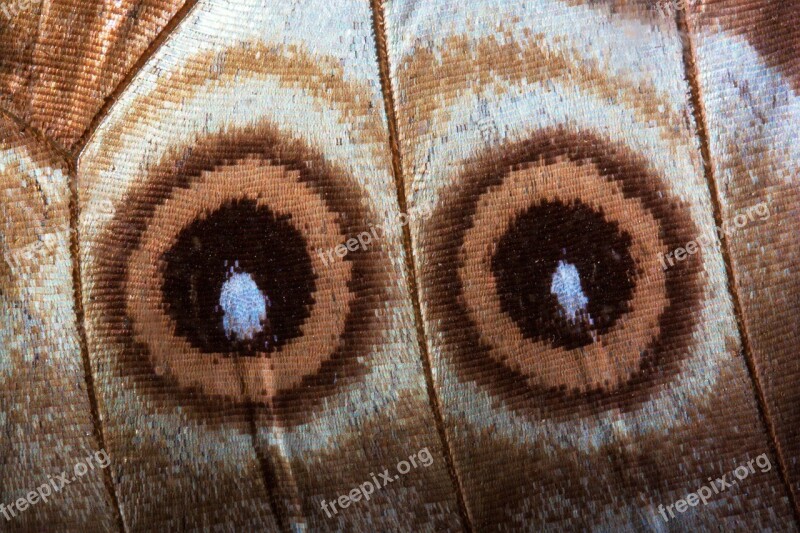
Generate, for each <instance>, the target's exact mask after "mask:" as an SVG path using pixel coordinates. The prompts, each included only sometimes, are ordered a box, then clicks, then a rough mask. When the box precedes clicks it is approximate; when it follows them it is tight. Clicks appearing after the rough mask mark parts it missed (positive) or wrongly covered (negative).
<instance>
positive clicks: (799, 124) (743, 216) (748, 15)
mask: <svg viewBox="0 0 800 533" xmlns="http://www.w3.org/2000/svg"><path fill="white" fill-rule="evenodd" d="M687 13H688V20H689V23H690V28H691V41H692V44H693V47H694V54H695V57H696V70H695V72H696V74H695V76H696V83H697V87H698V93H699V95H700V97H701V104H702V111H703V113H704V117H705V126H706V129H707V138H708V150H709V158H710V161H711V168H710V173H711V176H712V177H713V180H714V182H715V184H716V194H717V197H718V199H719V205H720V217H721V219H722V220H724V221H726V222H727V224H728V228H729V232H728V238H727V244H728V250H729V254H730V259H731V270H732V272H733V276H734V279H735V282H736V294H737V296H738V299H739V301H738V303H739V306H740V308H741V314H742V319H743V325H744V332H745V335H746V340H747V341H748V352H749V355H750V357H752V360H753V362H754V368H755V372H756V375H757V380H758V385H759V386H760V388H761V392H762V394H763V397H764V400H765V403H766V412H767V415H768V417H769V419H770V425H771V428H772V430H773V431H774V433H775V436H776V438H777V442H778V446H779V449H780V451H781V454H782V456H783V466H784V467H785V468H786V470H787V473H788V476H789V478H790V482H791V485H792V487H793V490H794V495H795V501H796V500H797V497H798V496H799V495H800V408H798V404H799V402H800V387H799V386H798V376H800V359H798V357H797V355H798V353H799V350H798V342H797V341H798V335H800V316H798V313H797V310H798V302H800V265H799V264H798V257H800V235H798V232H797V229H796V228H797V223H798V220H800V26H798V24H797V20H798V19H800V2H797V1H794V0H793V1H787V2H765V1H760V0H756V1H751V2H731V1H715V2H697V3H693V4H688V11H687ZM751 214H754V215H755V216H751Z"/></svg>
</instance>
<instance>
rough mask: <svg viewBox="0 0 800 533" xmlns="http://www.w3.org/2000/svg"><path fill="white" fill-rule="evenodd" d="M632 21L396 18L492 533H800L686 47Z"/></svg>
mask: <svg viewBox="0 0 800 533" xmlns="http://www.w3.org/2000/svg"><path fill="white" fill-rule="evenodd" d="M629 4H631V3H629ZM632 4H635V5H633V6H630V5H628V6H627V7H624V8H623V9H620V8H619V7H620V6H615V5H613V4H612V3H597V2H586V3H579V2H560V1H547V0H539V1H535V2H524V3H522V2H495V1H477V2H469V3H453V2H435V1H434V2H421V1H420V2H416V1H406V0H393V1H390V2H387V3H386V4H385V6H384V9H385V11H386V24H385V27H386V32H387V36H388V43H389V44H388V63H389V65H390V72H391V82H392V88H393V96H394V102H395V111H396V118H397V126H398V131H399V136H398V139H399V142H398V144H399V149H400V153H401V154H402V170H403V177H404V181H405V192H406V195H407V198H408V202H409V205H410V208H409V210H410V213H411V214H412V215H413V214H414V213H415V212H417V211H418V212H432V213H433V215H432V217H431V218H430V219H429V220H422V219H420V220H419V221H417V222H412V223H411V226H410V227H411V238H412V241H413V251H414V259H415V265H416V275H417V279H418V280H419V285H420V299H421V308H422V315H423V317H424V324H425V333H426V337H427V346H428V349H429V352H430V356H431V360H432V368H433V379H434V382H435V384H436V392H437V399H438V401H439V402H440V404H441V406H442V412H443V417H444V422H445V427H446V430H447V442H448V446H449V449H450V450H451V451H452V454H453V458H454V463H455V466H456V470H457V474H458V479H459V482H460V485H461V488H462V491H463V494H464V497H465V500H466V507H467V509H468V512H469V517H470V520H471V522H472V525H473V527H474V529H475V530H478V531H487V530H507V529H509V528H511V529H524V530H541V529H553V530H565V529H568V530H579V529H581V530H582V529H597V530H653V529H655V530H661V529H664V530H666V529H668V528H669V529H672V528H676V529H681V530H684V529H687V530H699V531H704V530H706V531H708V530H716V528H718V527H724V528H729V529H756V528H763V527H770V528H775V529H790V528H793V527H795V525H794V522H793V520H794V519H793V517H792V508H791V505H790V502H789V498H788V494H787V490H786V487H785V485H784V483H783V482H782V480H781V477H780V475H779V473H778V468H777V463H776V458H775V456H774V455H773V449H772V444H771V441H770V439H769V436H768V434H767V431H766V429H765V426H764V423H763V421H762V419H761V417H760V416H759V411H758V404H757V400H756V394H755V391H754V388H753V385H752V382H751V377H750V375H749V373H748V369H747V366H746V364H745V359H744V357H743V356H742V349H741V341H740V337H739V333H738V330H737V325H736V320H735V314H734V305H733V302H732V299H731V293H730V290H729V287H728V282H727V277H726V271H725V265H724V261H723V255H722V253H721V251H720V244H719V240H718V238H717V236H716V234H715V232H714V230H713V228H714V225H715V220H714V216H713V213H714V209H713V202H712V196H711V193H710V191H709V186H708V183H707V181H706V179H705V177H704V174H703V166H702V159H701V150H700V144H699V141H698V136H697V132H696V128H695V126H694V121H693V112H692V109H691V107H690V102H689V96H688V95H689V93H690V86H689V84H688V82H687V81H686V75H685V71H686V69H685V64H684V61H683V55H684V46H683V42H682V38H681V35H680V33H679V31H678V27H677V24H676V22H675V19H674V18H673V17H671V16H669V15H668V14H666V13H663V12H659V10H657V9H652V8H648V7H647V4H646V3H645V2H634V3H632ZM690 243H691V244H690ZM687 247H690V248H691V253H689V252H687V251H686V248H687ZM679 248H680V249H682V250H683V251H680V252H677V258H675V257H676V255H675V253H674V252H675V251H676V250H677V249H679ZM670 252H673V255H672V256H669V257H668V256H667V254H669V253H670ZM759 456H761V462H762V463H763V464H764V468H763V469H759V468H758V467H755V466H754V465H755V463H754V461H755V460H756V457H759ZM748 463H750V465H751V467H752V468H748ZM742 465H744V469H745V471H747V472H749V473H748V474H747V475H745V476H744V477H743V478H742V479H741V480H738V481H737V482H736V484H734V485H732V488H727V487H725V490H720V489H719V486H718V485H714V486H715V487H717V490H720V491H719V493H717V492H716V491H715V492H714V493H713V494H712V496H713V497H709V498H707V499H706V500H707V504H705V505H703V504H699V503H698V501H697V500H696V499H693V500H692V502H693V504H692V505H687V503H686V502H683V504H682V505H679V507H678V508H676V505H675V504H676V502H678V500H680V499H682V498H685V497H686V496H687V494H689V493H692V492H695V491H698V490H699V489H700V488H701V487H703V486H708V490H709V491H711V490H712V489H711V487H712V484H713V483H716V478H722V477H723V476H726V477H725V479H727V480H728V481H729V480H730V479H733V472H734V470H735V469H737V468H738V467H740V466H742ZM738 472H739V474H740V475H744V472H743V471H742V470H741V469H740V470H739V471H738ZM670 506H671V507H670Z"/></svg>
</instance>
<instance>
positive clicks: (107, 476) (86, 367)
mask: <svg viewBox="0 0 800 533" xmlns="http://www.w3.org/2000/svg"><path fill="white" fill-rule="evenodd" d="M69 176H70V179H69V183H70V187H69V188H70V198H69V202H70V205H69V225H70V255H71V256H72V287H73V301H74V302H75V317H76V323H77V328H78V342H79V343H80V348H81V360H82V361H83V373H84V376H85V379H86V393H87V394H88V396H89V408H90V410H91V412H92V423H93V426H94V436H95V439H97V444H98V445H99V446H100V449H101V450H106V453H109V452H108V449H107V448H106V440H105V435H104V434H103V422H102V420H101V418H100V408H99V406H98V404H97V389H96V387H95V382H94V374H92V364H91V359H90V358H89V345H88V344H87V340H86V327H85V324H86V322H85V319H86V314H85V313H84V309H83V284H82V282H81V279H82V278H81V261H80V239H79V238H78V223H79V220H80V219H79V217H80V207H79V205H78V179H77V176H78V173H77V170H76V165H75V162H74V161H69ZM112 470H113V468H104V469H103V480H104V482H105V485H106V491H107V492H108V493H109V495H110V497H111V503H112V504H113V505H114V507H115V508H116V509H117V523H118V525H119V529H120V531H122V532H123V533H124V532H126V531H127V527H126V524H125V517H124V515H123V513H122V506H121V505H120V502H119V498H118V497H117V492H116V486H115V484H114V479H113V477H112V473H111V471H112Z"/></svg>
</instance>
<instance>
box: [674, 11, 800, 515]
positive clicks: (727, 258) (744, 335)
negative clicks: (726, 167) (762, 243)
mask: <svg viewBox="0 0 800 533" xmlns="http://www.w3.org/2000/svg"><path fill="white" fill-rule="evenodd" d="M690 7H691V6H690V5H689V2H688V1H687V0H681V9H677V10H676V14H675V19H676V22H677V25H678V30H679V32H680V34H681V42H682V45H683V63H684V68H685V74H686V78H687V80H688V82H689V89H690V107H691V110H692V114H693V115H694V121H695V124H696V127H697V135H698V137H699V140H700V151H701V154H702V157H703V172H704V174H705V179H706V181H707V182H708V187H709V189H710V192H711V202H712V204H713V207H714V223H715V224H716V225H717V227H722V218H723V217H722V212H723V210H722V197H721V193H720V190H719V188H718V187H717V182H716V178H715V176H714V165H713V162H712V156H711V145H710V138H709V134H708V122H707V117H706V113H705V107H704V106H703V95H702V87H701V86H700V72H699V70H698V66H697V62H696V59H695V58H696V57H697V50H696V48H695V45H694V42H693V40H692V35H691V27H690V25H689V19H688V15H687V13H688V10H689V9H690ZM719 239H720V244H721V247H722V258H723V260H724V262H725V273H726V275H727V278H728V287H729V289H730V292H731V296H732V299H733V308H734V313H735V318H736V324H737V327H738V329H739V336H740V338H741V339H742V349H743V352H744V359H745V362H746V363H747V369H748V372H749V373H750V379H751V380H752V382H753V387H754V388H755V391H756V399H757V402H756V403H757V407H758V413H759V417H760V418H761V421H762V423H763V424H764V427H765V429H766V430H767V433H768V434H769V440H770V445H771V447H772V450H771V451H772V452H773V453H774V455H775V457H777V458H778V466H779V468H778V471H779V473H780V478H781V481H782V482H783V484H784V485H785V488H786V492H787V494H788V496H789V500H790V501H791V503H792V509H793V511H794V519H795V523H796V524H800V507H799V506H798V498H797V495H796V494H795V493H794V491H793V490H792V485H791V483H790V482H789V474H788V468H787V464H786V460H785V459H784V455H783V451H782V450H781V447H780V444H779V442H778V437H777V433H776V431H775V427H774V425H773V423H772V419H771V418H770V416H769V410H768V408H767V400H766V395H765V394H764V389H763V387H762V386H761V382H760V380H759V378H758V371H757V368H756V363H755V358H754V356H753V349H752V347H751V345H750V334H749V333H748V331H747V323H746V322H745V319H744V315H743V312H742V302H741V298H740V296H739V294H740V291H741V289H740V287H739V286H738V283H737V281H736V275H735V271H734V265H733V259H732V255H731V251H730V244H729V243H728V237H727V236H726V235H722V234H721V233H720V235H719Z"/></svg>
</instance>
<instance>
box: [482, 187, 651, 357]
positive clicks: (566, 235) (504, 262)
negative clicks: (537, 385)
mask: <svg viewBox="0 0 800 533" xmlns="http://www.w3.org/2000/svg"><path fill="white" fill-rule="evenodd" d="M630 247H631V237H630V235H628V234H627V233H626V232H624V231H621V230H620V228H619V226H618V224H617V223H616V222H614V221H610V220H607V219H606V218H605V217H604V215H603V213H601V212H598V211H595V210H594V209H592V208H590V207H588V206H587V205H585V204H584V203H582V202H580V201H578V200H575V201H573V202H570V203H569V204H565V203H562V202H557V201H552V202H551V201H542V202H540V203H538V204H536V205H534V206H532V207H530V208H529V209H528V210H527V211H526V212H525V213H523V214H522V215H520V216H519V217H518V218H517V219H516V220H515V221H514V223H513V224H512V226H511V227H510V228H509V230H508V231H507V232H506V234H505V235H504V236H503V237H502V239H501V240H500V242H499V244H498V248H497V252H496V253H495V255H494V256H493V257H492V270H493V271H494V274H495V276H496V278H497V284H498V293H499V296H500V304H501V308H502V310H503V311H504V312H505V313H507V314H508V315H510V316H511V317H512V318H513V320H514V321H515V322H516V323H517V325H518V326H519V327H520V329H521V331H522V333H523V335H524V336H525V337H526V338H529V339H532V340H540V341H546V342H549V343H550V344H551V345H552V346H554V347H563V348H566V349H573V348H578V347H580V346H585V345H588V344H590V343H592V342H594V340H596V338H597V336H598V335H602V334H603V333H605V332H607V331H608V330H609V329H610V328H612V327H613V326H614V324H615V323H616V322H617V320H618V319H619V318H620V317H621V316H622V315H623V314H624V313H626V312H627V311H628V310H629V305H628V304H629V302H630V300H631V298H632V296H633V292H634V288H635V270H636V267H635V262H634V260H633V258H632V257H631V253H630Z"/></svg>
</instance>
